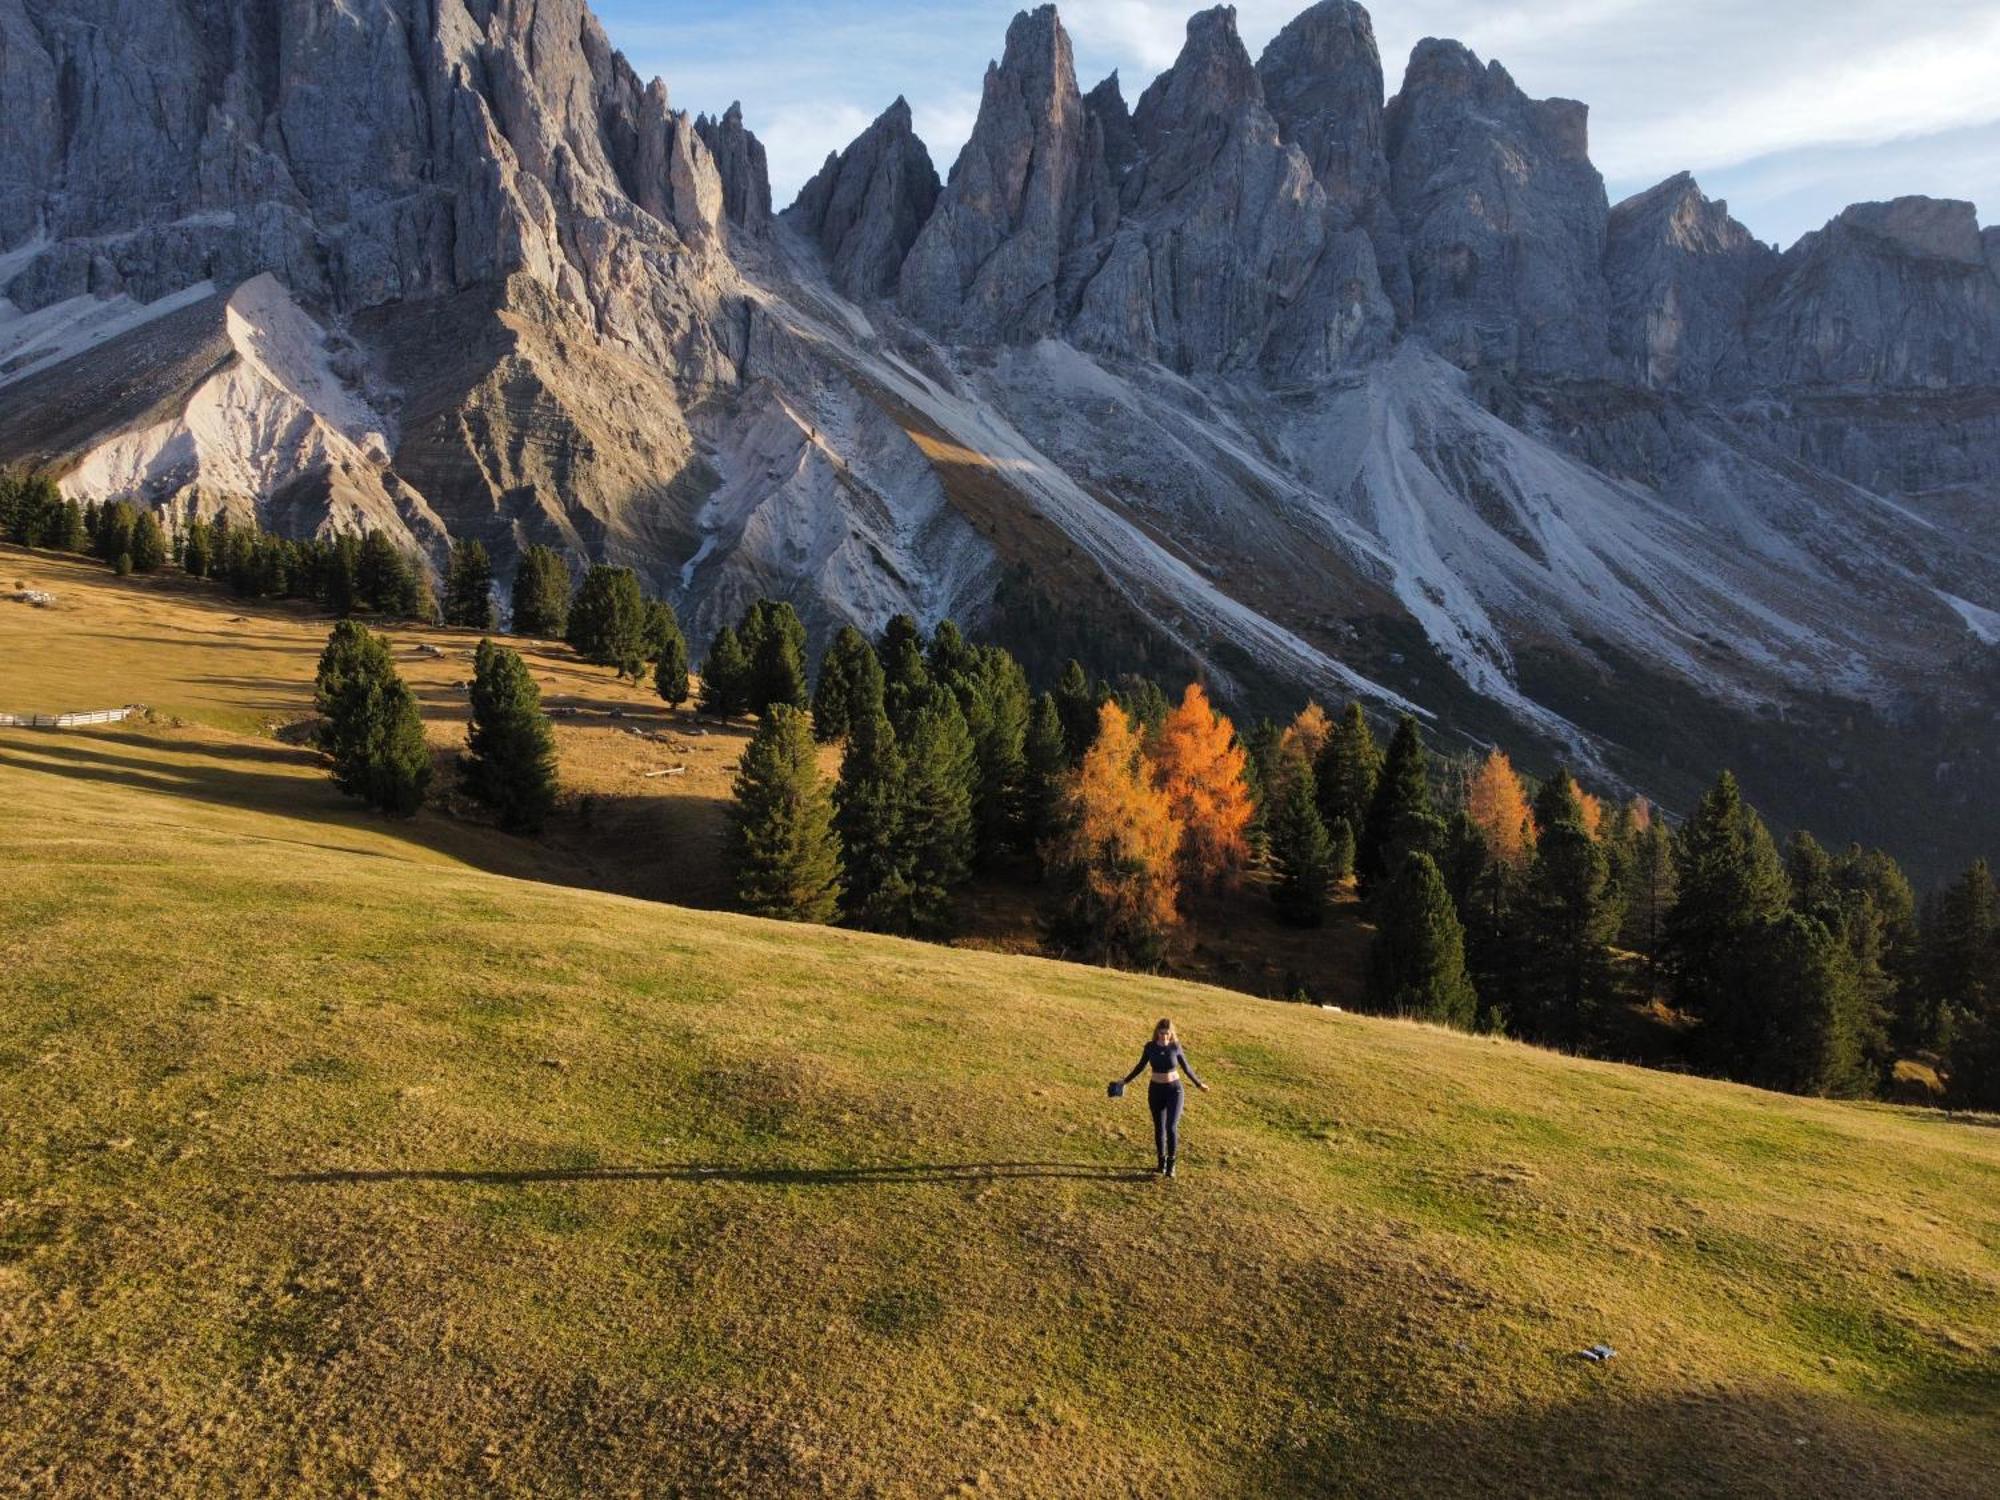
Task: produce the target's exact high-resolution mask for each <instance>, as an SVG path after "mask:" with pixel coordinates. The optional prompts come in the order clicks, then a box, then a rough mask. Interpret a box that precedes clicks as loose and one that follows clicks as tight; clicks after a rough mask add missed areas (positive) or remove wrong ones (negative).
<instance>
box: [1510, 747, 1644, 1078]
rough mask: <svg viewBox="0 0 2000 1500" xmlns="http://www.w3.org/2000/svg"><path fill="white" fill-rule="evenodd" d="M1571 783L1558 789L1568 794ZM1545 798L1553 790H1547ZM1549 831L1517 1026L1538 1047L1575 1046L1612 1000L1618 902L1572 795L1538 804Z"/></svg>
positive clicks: (1540, 861) (1527, 917) (1529, 920)
mask: <svg viewBox="0 0 2000 1500" xmlns="http://www.w3.org/2000/svg"><path fill="white" fill-rule="evenodd" d="M1564 782H1567V778H1566V777H1564V778H1560V779H1559V781H1556V782H1551V783H1550V784H1549V785H1550V787H1558V786H1561V785H1562V784H1563V783H1564ZM1544 790H1545V791H1546V790H1547V788H1545V789H1544ZM1536 815H1537V821H1540V820H1541V818H1543V817H1545V816H1546V817H1548V818H1549V819H1550V821H1548V822H1546V823H1543V824H1542V828H1541V834H1540V837H1539V838H1538V839H1537V840H1536V842H1535V853H1534V859H1533V862H1532V863H1531V864H1530V865H1529V867H1528V878H1527V885H1526V888H1525V890H1524V891H1523V899H1522V914H1521V916H1522V927H1523V933H1524V936H1525V938H1526V956H1527V959H1528V963H1527V968H1526V971H1525V973H1524V974H1523V975H1522V978H1521V983H1520V984H1519V985H1518V986H1517V987H1516V989H1515V991H1514V995H1513V1013H1512V1024H1513V1026H1514V1029H1515V1030H1516V1031H1517V1032H1518V1033H1519V1034H1520V1035H1522V1036H1525V1037H1527V1038H1529V1039H1530V1040H1533V1041H1539V1042H1548V1043H1555V1044H1559V1045H1574V1044H1576V1043H1578V1042H1580V1041H1582V1040H1583V1039H1584V1038H1585V1037H1586V1036H1587V1035H1588V1034H1589V1033H1590V1031H1591V1029H1592V1027H1593V1025H1594V1023H1595V1021H1596V1019H1597V1015H1598V1012H1599V1011H1600V1009H1602V1008H1603V1007H1604V1006H1605V1005H1606V1004H1607V1002H1608V1001H1609V999H1610V996H1611V948H1610V945H1611V940H1612V939H1613V938H1614V937H1615V936H1616V935H1617V932H1618V917H1619V899H1618V893H1617V892H1616V890H1615V889H1614V888H1613V886H1612V884H1611V878H1610V867H1609V862H1608V861H1607V860H1606V858H1605V854H1604V850H1603V848H1602V846H1600V845H1599V844H1598V842H1597V841H1596V840H1595V839H1593V838H1592V837H1591V835H1590V831H1589V829H1588V828H1587V827H1586V826H1585V813H1584V811H1583V808H1582V806H1581V805H1580V803H1579V802H1578V800H1577V799H1576V797H1575V796H1574V794H1573V791H1571V793H1570V795H1568V796H1567V797H1563V796H1551V797H1549V798H1548V799H1547V802H1546V804H1541V803H1538V805H1537V814H1536Z"/></svg>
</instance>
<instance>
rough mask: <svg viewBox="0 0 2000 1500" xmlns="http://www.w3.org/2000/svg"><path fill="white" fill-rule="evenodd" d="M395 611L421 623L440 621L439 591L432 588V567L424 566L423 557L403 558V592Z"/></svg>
mask: <svg viewBox="0 0 2000 1500" xmlns="http://www.w3.org/2000/svg"><path fill="white" fill-rule="evenodd" d="M395 612H396V613H397V614H399V615H401V616H402V617H403V618H404V619H406V620H415V621H416V622H417V623H418V624H420V625H435V624H437V623H438V618H439V617H438V602H437V593H436V591H435V590H433V589H432V588H431V573H430V569H429V568H427V567H425V566H424V562H423V559H422V558H417V557H405V558H404V559H403V585H402V594H401V596H400V600H399V603H398V605H397V607H396V611H395Z"/></svg>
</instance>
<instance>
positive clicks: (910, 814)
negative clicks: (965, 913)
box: [900, 691, 978, 937]
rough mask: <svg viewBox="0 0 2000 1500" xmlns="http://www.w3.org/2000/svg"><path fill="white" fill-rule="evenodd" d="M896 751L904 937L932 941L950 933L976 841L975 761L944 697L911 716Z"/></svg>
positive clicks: (953, 705) (960, 721)
mask: <svg viewBox="0 0 2000 1500" xmlns="http://www.w3.org/2000/svg"><path fill="white" fill-rule="evenodd" d="M900 749H901V756H902V762H903V767H902V769H903V791H902V812H903V844H904V848H905V850H906V851H907V854H908V866H907V868H908V870H909V901H910V917H909V930H910V931H911V932H915V933H918V934H920V935H924V936H930V937H939V936H943V935H945V934H947V933H949V932H950V931H951V928H952V923H953V919H954V914H955V908H956V905H957V900H958V893H959V891H960V889H961V888H963V886H964V885H965V882H966V879H967V877H968V876H969V875H970V874H971V872H972V857H973V853H974V851H975V848H976V838H977V827H976V824H975V823H974V820H973V802H972V797H973V788H974V786H975V785H976V784H977V781H978V761H977V759H976V757H975V755H974V753H973V747H972V735H971V732H970V731H969V730H967V728H966V727H965V716H964V715H963V714H961V713H960V712H959V711H958V704H957V702H956V701H955V700H954V699H953V698H952V696H951V694H949V693H947V692H942V691H940V692H938V693H935V694H934V695H933V696H932V698H931V700H930V701H929V702H928V703H927V704H925V705H924V706H923V707H922V708H920V709H918V710H916V711H915V712H914V713H913V714H912V715H911V718H910V728H909V733H908V734H907V735H906V736H904V737H903V738H902V739H901V741H900Z"/></svg>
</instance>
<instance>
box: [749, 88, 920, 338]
mask: <svg viewBox="0 0 2000 1500" xmlns="http://www.w3.org/2000/svg"><path fill="white" fill-rule="evenodd" d="M938 186H939V184H938V175H937V168H935V167H933V166H932V165H931V154H930V152H929V151H927V150H925V149H924V143H923V142H922V141H920V140H918V139H917V133H916V130H915V128H914V127H913V126H912V124H911V120H910V106H909V104H908V102H907V101H905V100H903V99H901V98H898V99H897V100H896V102H895V103H894V104H892V105H890V106H889V107H888V109H886V110H884V111H883V112H882V115H881V117H880V118H879V119H877V120H876V121H875V123H874V124H872V125H870V126H869V127H868V128H867V129H866V130H864V131H863V132H862V133H861V134H860V135H859V136H858V137H856V138H855V140H854V142H853V143H852V144H851V145H849V146H848V148H847V149H846V150H845V151H841V152H836V153H835V154H833V155H831V156H829V157H827V159H826V165H825V166H823V167H821V168H820V170H819V174H818V175H817V176H815V177H814V178H813V180H812V181H811V182H808V183H807V184H806V185H805V187H804V188H803V189H802V190H801V191H800V193H799V196H798V200H797V201H796V202H795V203H793V204H792V206H791V207H790V208H788V209H786V210H785V213H786V216H787V217H788V218H790V219H792V220H793V221H794V222H796V223H797V224H798V225H799V227H800V228H801V229H802V230H804V231H805V233H806V234H808V235H810V236H811V237H812V238H813V239H814V240H816V241H817V242H818V243H819V246H820V248H821V249H822V250H824V251H825V252H826V257H827V260H828V262H829V264H830V265H831V267H832V270H833V280H834V285H836V286H838V287H839V288H840V289H841V290H842V291H843V292H845V293H846V294H847V295H848V296H850V297H853V298H856V299H858V300H867V299H870V298H874V297H883V296H888V295H889V294H891V293H892V292H894V291H895V289H896V283H897V281H898V279H899V277H900V275H901V273H902V269H903V260H904V257H906V256H907V255H908V254H909V253H910V246H911V245H913V244H915V243H916V239H917V234H918V232H919V231H920V230H921V229H922V228H923V227H924V223H925V221H926V220H928V219H929V218H930V216H931V210H932V209H933V208H934V207H935V206H936V205H937V198H938Z"/></svg>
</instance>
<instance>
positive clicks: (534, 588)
mask: <svg viewBox="0 0 2000 1500" xmlns="http://www.w3.org/2000/svg"><path fill="white" fill-rule="evenodd" d="M513 625H514V634H516V635H527V636H536V637H539V638H541V639H543V640H563V639H565V638H566V637H567V636H568V634H569V565H568V564H567V563H565V562H564V561H563V560H562V555H561V554H560V553H559V552H557V551H556V550H555V549H554V548H553V547H529V548H528V549H527V550H526V551H525V552H523V553H522V554H521V560H520V562H519V563H518V564H516V565H515V568H514V620H513Z"/></svg>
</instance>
